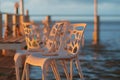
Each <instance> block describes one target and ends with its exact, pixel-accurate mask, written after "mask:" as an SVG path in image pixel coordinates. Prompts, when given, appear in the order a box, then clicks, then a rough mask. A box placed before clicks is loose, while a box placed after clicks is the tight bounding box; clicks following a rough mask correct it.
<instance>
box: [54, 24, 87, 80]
mask: <svg viewBox="0 0 120 80" xmlns="http://www.w3.org/2000/svg"><path fill="white" fill-rule="evenodd" d="M70 28H71V29H70V30H68V32H67V31H66V33H65V35H64V37H63V38H62V39H61V40H62V41H63V42H62V43H61V49H60V50H59V53H58V54H59V55H58V56H57V58H56V60H59V61H61V62H62V63H64V65H65V66H67V64H66V62H67V61H68V62H70V75H69V79H70V80H72V79H73V62H74V61H75V64H76V67H77V70H78V73H79V75H80V78H81V79H82V80H83V79H84V78H83V73H82V71H81V67H80V62H79V50H80V47H81V45H82V39H83V34H84V31H85V28H86V24H85V23H78V24H72V25H71V26H70ZM63 68H64V69H65V70H66V72H67V73H68V69H66V67H64V66H63ZM66 72H65V73H66ZM67 75H68V74H67Z"/></svg>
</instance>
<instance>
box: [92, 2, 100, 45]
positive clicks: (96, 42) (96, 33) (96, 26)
mask: <svg viewBox="0 0 120 80" xmlns="http://www.w3.org/2000/svg"><path fill="white" fill-rule="evenodd" d="M99 42H100V29H99V16H98V13H97V0H94V31H93V45H99Z"/></svg>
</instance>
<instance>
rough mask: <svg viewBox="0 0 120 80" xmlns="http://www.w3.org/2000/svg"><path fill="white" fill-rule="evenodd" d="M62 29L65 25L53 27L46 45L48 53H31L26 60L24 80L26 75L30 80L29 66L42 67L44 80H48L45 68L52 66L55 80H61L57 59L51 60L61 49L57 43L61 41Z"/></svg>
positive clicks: (56, 24) (57, 24)
mask: <svg viewBox="0 0 120 80" xmlns="http://www.w3.org/2000/svg"><path fill="white" fill-rule="evenodd" d="M62 28H63V23H55V25H54V26H53V27H52V30H51V32H50V35H49V38H48V40H47V42H46V43H45V46H46V48H47V50H48V51H43V52H37V53H36V51H32V52H30V53H31V54H30V55H29V56H28V57H27V59H26V60H25V65H24V71H23V76H22V80H24V77H25V75H26V80H29V70H28V69H29V68H28V66H29V65H33V66H39V67H41V69H42V79H43V80H46V69H47V68H45V66H46V65H50V66H51V68H52V70H53V73H54V75H55V78H56V79H57V80H60V76H59V73H58V71H57V67H56V64H55V59H54V58H51V56H56V55H57V54H56V53H57V51H58V49H59V45H60V44H59V43H57V41H58V40H59V37H60V36H59V35H60V33H59V32H60V31H62ZM29 31H31V30H29V28H28V32H29ZM26 37H28V35H26ZM26 39H29V38H26ZM27 41H28V40H27ZM29 41H30V40H29ZM31 41H32V40H31ZM37 49H38V48H37ZM39 49H40V48H39ZM39 49H38V50H39ZM35 53H36V54H35ZM36 55H37V56H36Z"/></svg>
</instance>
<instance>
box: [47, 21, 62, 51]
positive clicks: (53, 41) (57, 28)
mask: <svg viewBox="0 0 120 80" xmlns="http://www.w3.org/2000/svg"><path fill="white" fill-rule="evenodd" d="M63 31H64V23H62V22H57V23H55V24H54V26H53V27H52V29H51V32H50V34H49V38H48V40H47V42H46V46H47V48H48V49H49V50H52V51H54V52H55V51H57V50H58V49H59V46H60V37H61V34H62V32H63Z"/></svg>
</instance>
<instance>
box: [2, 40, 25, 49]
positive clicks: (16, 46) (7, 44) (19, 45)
mask: <svg viewBox="0 0 120 80" xmlns="http://www.w3.org/2000/svg"><path fill="white" fill-rule="evenodd" d="M24 46H25V42H23V43H20V42H5V43H0V49H12V50H17V49H22V48H23V47H24Z"/></svg>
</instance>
